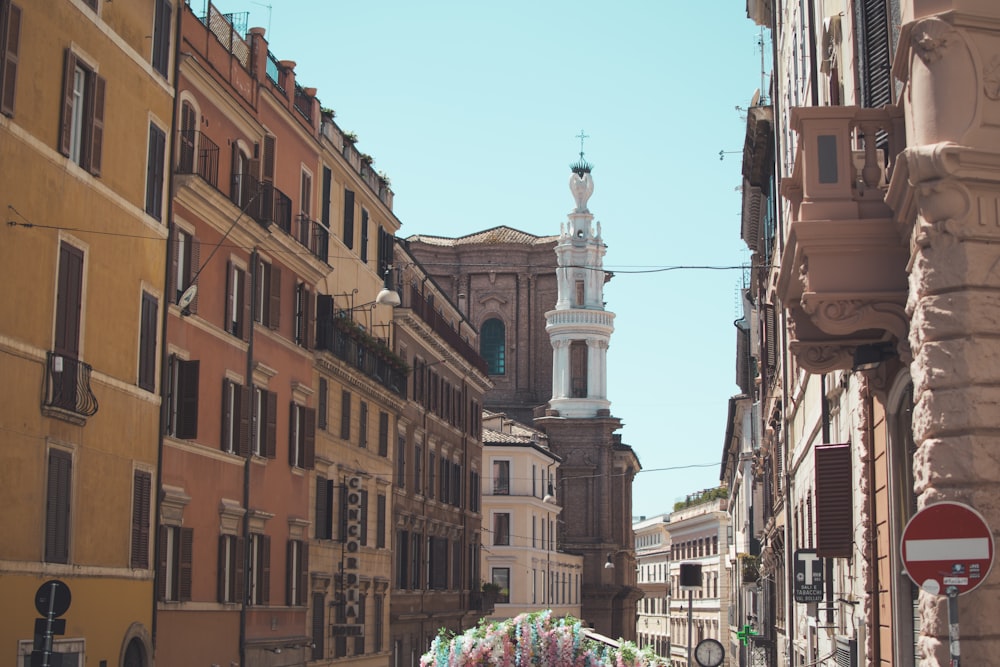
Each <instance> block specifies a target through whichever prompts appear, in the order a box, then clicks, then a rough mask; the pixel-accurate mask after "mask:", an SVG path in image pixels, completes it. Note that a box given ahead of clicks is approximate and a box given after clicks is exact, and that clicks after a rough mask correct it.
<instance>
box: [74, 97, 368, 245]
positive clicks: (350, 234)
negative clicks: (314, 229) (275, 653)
mask: <svg viewBox="0 0 1000 667" xmlns="http://www.w3.org/2000/svg"><path fill="white" fill-rule="evenodd" d="M70 92H72V89H71V90H70ZM66 145H67V148H66V153H67V154H69V148H68V146H69V143H68V142H67V144H66ZM344 245H345V246H347V248H348V249H352V248H354V192H352V191H351V190H346V189H345V190H344Z"/></svg>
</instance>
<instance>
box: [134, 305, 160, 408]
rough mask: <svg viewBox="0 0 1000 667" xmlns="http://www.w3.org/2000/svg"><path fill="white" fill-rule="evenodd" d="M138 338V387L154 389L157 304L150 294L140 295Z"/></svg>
mask: <svg viewBox="0 0 1000 667" xmlns="http://www.w3.org/2000/svg"><path fill="white" fill-rule="evenodd" d="M140 310H141V312H140V315H139V316H140V336H139V386H140V387H142V388H143V389H145V390H147V391H153V390H154V389H155V388H156V317H157V313H158V310H159V304H158V302H157V300H156V298H155V297H154V296H153V295H152V294H148V293H147V292H143V293H142V305H141V308H140Z"/></svg>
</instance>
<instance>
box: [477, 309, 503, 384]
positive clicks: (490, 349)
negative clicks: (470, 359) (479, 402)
mask: <svg viewBox="0 0 1000 667" xmlns="http://www.w3.org/2000/svg"><path fill="white" fill-rule="evenodd" d="M506 338H507V328H506V327H505V326H504V323H503V322H502V321H500V320H499V319H497V318H495V317H494V318H491V319H488V320H486V321H485V322H483V327H482V329H481V330H480V332H479V354H480V355H482V357H483V359H485V360H486V363H487V365H488V366H489V370H490V375H503V374H504V373H505V372H506V369H505V362H506V356H507V345H506Z"/></svg>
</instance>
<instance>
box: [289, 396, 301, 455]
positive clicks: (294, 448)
mask: <svg viewBox="0 0 1000 667" xmlns="http://www.w3.org/2000/svg"><path fill="white" fill-rule="evenodd" d="M298 408H299V406H297V405H295V402H294V401H293V402H292V403H290V404H289V406H288V465H290V466H293V467H294V466H295V462H296V461H295V459H296V454H297V452H298V449H299V434H298V431H296V430H295V416H296V413H297V412H298ZM300 426H301V425H300Z"/></svg>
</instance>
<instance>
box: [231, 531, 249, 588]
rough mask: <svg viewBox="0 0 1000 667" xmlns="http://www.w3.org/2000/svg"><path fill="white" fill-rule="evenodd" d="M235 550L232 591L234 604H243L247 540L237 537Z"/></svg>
mask: <svg viewBox="0 0 1000 667" xmlns="http://www.w3.org/2000/svg"><path fill="white" fill-rule="evenodd" d="M234 542H235V549H234V550H233V551H234V556H233V568H232V577H233V582H232V589H233V602H243V595H244V593H243V591H244V586H243V579H244V573H245V572H246V567H245V565H244V563H245V561H246V544H247V541H246V538H243V537H237V538H236V539H235V540H234Z"/></svg>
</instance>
